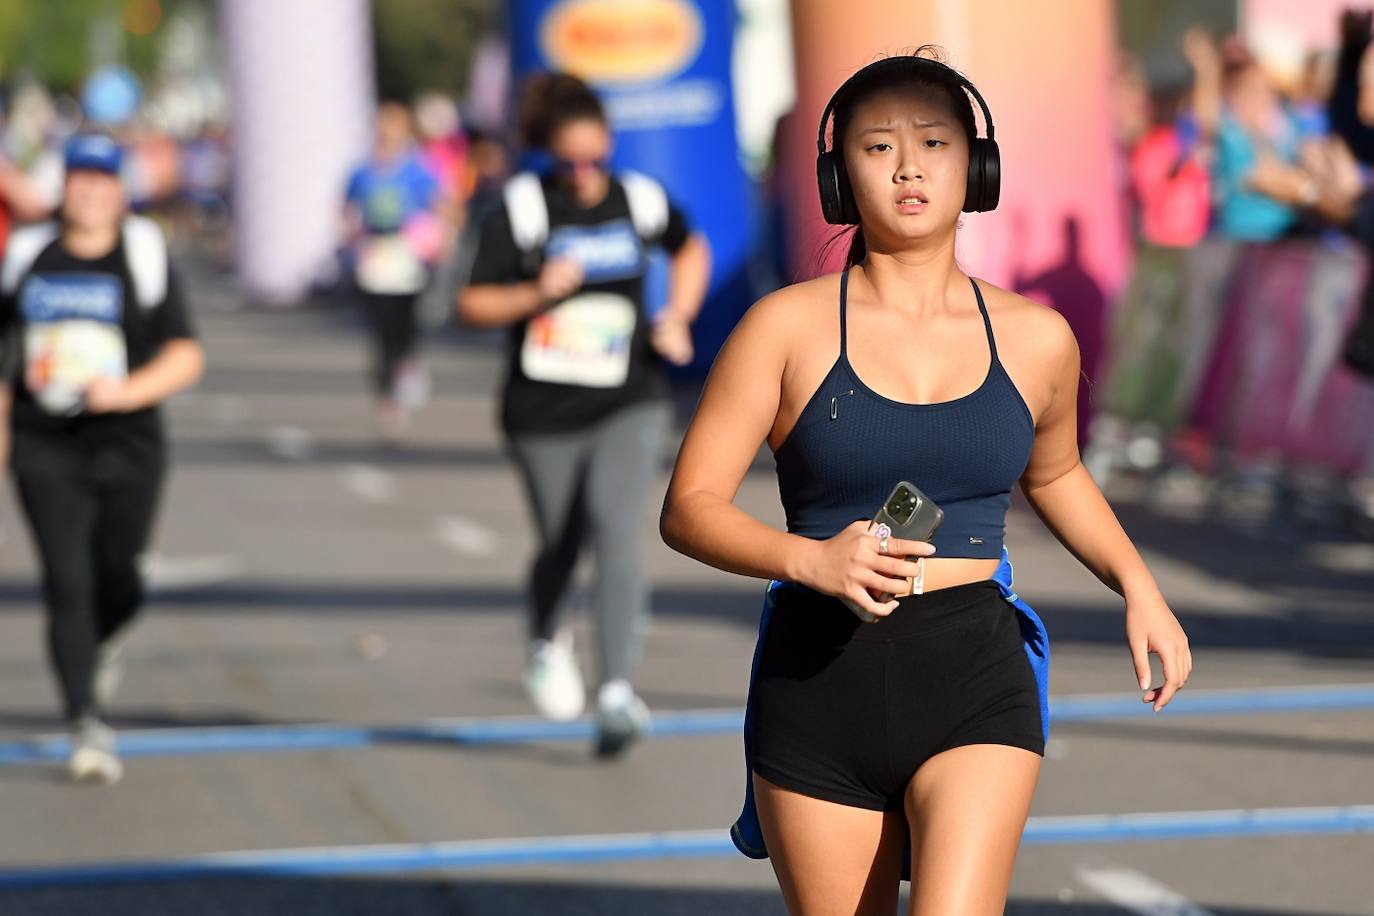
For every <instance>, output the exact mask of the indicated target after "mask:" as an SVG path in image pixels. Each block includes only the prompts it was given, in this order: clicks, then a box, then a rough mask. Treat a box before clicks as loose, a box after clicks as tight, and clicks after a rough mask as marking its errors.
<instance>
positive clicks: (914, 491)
mask: <svg viewBox="0 0 1374 916" xmlns="http://www.w3.org/2000/svg"><path fill="white" fill-rule="evenodd" d="M944 520H945V512H944V510H943V509H941V508H940V507H939V506H937V505H936V504H935V503H934V501H933V500H931V498H930V497H928V496H926V495H925V494H924V493H922V492H921V491H920V490H919V489H918V488H917V487H916V485H915V484H914V483H910V482H908V481H905V480H903V481H901V482H900V483H898V484H897V485H896V486H895V487H893V488H892V492H891V493H889V494H888V497H887V499H886V500H885V501H884V502H883V505H882V507H881V508H880V509H878V511H877V512H876V513H875V514H874V516H873V520H872V521H871V522H869V525H868V530H869V531H874V530H876V529H877V527H878V526H879V525H887V527H888V528H889V529H890V530H891V532H892V535H891V536H892V537H898V538H905V539H907V540H912V541H929V540H930V539H931V537H932V536H934V534H935V531H936V529H937V528H939V527H940V523H941V522H943V521H944ZM917 562H920V560H918V561H917ZM918 579H919V576H918ZM913 594H920V585H919V582H918V583H915V587H914V590H913ZM891 599H892V595H891V593H884V594H882V595H879V596H878V600H879V601H882V602H886V601H890V600H891ZM840 600H841V601H843V602H844V603H845V604H846V605H847V606H848V607H849V609H850V610H851V611H853V612H854V613H855V614H857V615H858V616H859V619H860V620H862V621H864V622H865V623H875V622H877V621H878V620H881V619H882V618H881V617H878V616H876V615H874V614H870V613H869V612H868V611H866V610H864V609H863V608H862V607H860V606H859V605H857V604H855V603H854V602H852V601H850V600H849V599H848V598H841V599H840Z"/></svg>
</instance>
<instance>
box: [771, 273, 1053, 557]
mask: <svg viewBox="0 0 1374 916" xmlns="http://www.w3.org/2000/svg"><path fill="white" fill-rule="evenodd" d="M970 282H973V281H972V278H970ZM848 284H849V271H848V270H846V271H845V272H844V273H843V274H841V275H840V355H839V356H838V357H837V358H836V360H835V364H834V365H833V366H831V367H830V371H829V372H828V373H827V374H826V376H825V379H824V380H823V381H822V382H821V384H820V387H819V388H817V389H816V392H815V394H813V395H812V396H811V400H809V401H807V403H806V406H805V407H803V408H802V412H801V415H800V416H799V417H798V418H797V423H796V425H795V426H794V427H793V428H792V430H791V432H789V433H788V434H787V438H786V439H785V440H783V443H782V445H781V446H780V447H779V448H778V450H777V451H776V452H774V455H773V457H774V460H775V461H776V462H777V469H778V491H779V493H780V495H781V496H782V505H783V509H784V510H785V511H786V513H787V530H788V531H789V532H791V533H793V534H800V535H803V536H805V537H810V538H828V537H832V536H834V535H835V534H836V533H838V532H839V531H840V530H841V529H843V528H844V527H845V526H846V525H848V524H850V523H851V522H853V521H855V520H856V519H869V518H872V517H873V515H874V513H875V512H877V511H878V508H879V507H880V506H881V505H882V503H883V500H885V499H887V495H888V493H890V492H891V491H892V488H893V486H895V485H896V484H897V482H898V481H900V480H909V481H911V482H912V483H914V484H915V485H916V486H917V487H919V488H920V489H921V490H922V492H924V493H925V494H926V495H927V496H929V497H930V498H931V499H932V500H934V501H935V504H936V505H938V506H939V507H940V508H941V509H943V510H944V512H945V518H944V522H943V523H941V525H940V529H939V530H938V531H936V532H935V536H934V537H933V538H932V539H931V543H933V544H934V545H935V548H936V554H935V555H936V556H939V557H978V558H986V559H998V558H1000V557H1001V556H1002V536H1003V533H1004V530H1005V522H1006V514H1007V507H1008V506H1009V505H1010V504H1011V488H1012V486H1013V485H1015V483H1016V481H1017V480H1019V479H1020V477H1021V474H1022V473H1023V472H1024V471H1025V469H1026V464H1027V462H1028V461H1029V460H1030V452H1031V445H1032V444H1033V442H1034V439H1035V421H1034V419H1033V418H1032V417H1031V413H1030V410H1029V409H1028V408H1027V407H1026V402H1025V400H1024V399H1023V398H1022V397H1021V393H1020V392H1019V391H1017V389H1016V385H1015V384H1014V383H1013V382H1012V380H1011V376H1009V375H1007V372H1006V370H1005V369H1004V368H1003V367H1002V363H1001V361H1000V360H998V358H997V342H996V341H995V340H994V339H993V335H992V322H991V321H990V320H989V319H988V310H987V306H986V305H985V304H984V303H983V293H982V291H981V290H979V289H978V284H977V283H973V292H974V295H975V296H977V298H978V310H979V311H980V312H981V313H982V315H983V325H984V327H986V328H987V332H988V349H989V350H990V351H991V353H992V361H991V363H990V365H989V366H988V372H987V376H986V377H985V378H984V379H983V383H982V384H981V385H979V386H978V388H977V390H975V391H973V392H971V393H970V394H966V395H964V396H963V397H961V398H955V399H954V400H952V401H939V402H937V403H934V404H908V403H906V402H904V401H894V400H892V399H890V398H886V397H883V396H882V395H880V394H878V393H877V392H876V391H874V390H872V389H871V388H869V387H868V386H867V385H865V384H864V383H863V381H862V380H861V379H860V378H859V376H858V374H857V373H856V372H855V371H854V367H853V366H851V365H850V364H849V354H848V347H847V338H846V332H845V294H846V290H847V287H848ZM913 349H914V350H915V351H916V352H919V347H915V348H913V347H910V346H906V345H903V346H902V347H901V348H900V350H899V352H901V353H909V352H912V350H913ZM903 358H909V357H903ZM969 358H970V359H971V360H972V359H975V358H976V357H975V356H974V355H973V354H969Z"/></svg>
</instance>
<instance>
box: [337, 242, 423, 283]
mask: <svg viewBox="0 0 1374 916" xmlns="http://www.w3.org/2000/svg"><path fill="white" fill-rule="evenodd" d="M428 276H429V274H428V271H427V270H426V269H425V264H424V262H423V261H422V260H420V257H419V255H417V254H416V253H415V249H414V248H413V247H412V246H411V243H410V240H409V239H407V238H406V237H405V236H404V235H402V234H401V233H399V232H397V233H394V234H389V235H372V236H365V237H364V238H363V240H362V241H361V242H360V243H359V245H358V264H357V268H356V273H355V274H354V278H355V279H356V280H357V281H358V287H359V288H360V289H362V290H364V291H365V292H369V293H383V294H390V295H407V294H409V293H418V292H420V290H422V289H424V288H425V282H426V280H427V279H428Z"/></svg>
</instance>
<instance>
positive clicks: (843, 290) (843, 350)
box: [840, 267, 849, 356]
mask: <svg viewBox="0 0 1374 916" xmlns="http://www.w3.org/2000/svg"><path fill="white" fill-rule="evenodd" d="M848 294H849V268H848V267H846V268H845V269H844V270H843V271H842V272H841V273H840V355H841V356H845V355H847V354H848V352H849V349H848V346H847V340H846V335H845V324H846V323H847V322H846V321H845V314H844V311H845V309H844V307H845V300H846V299H847V298H848Z"/></svg>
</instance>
